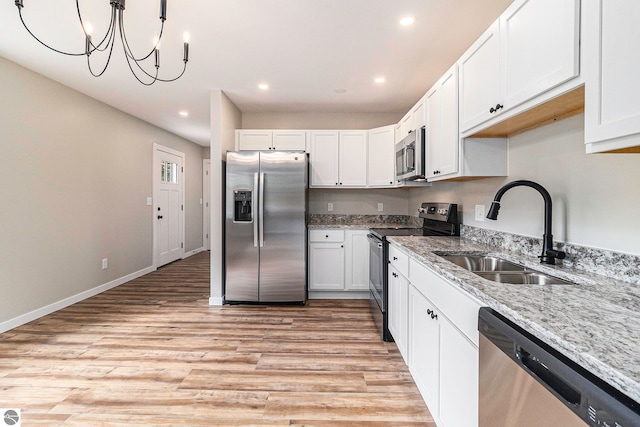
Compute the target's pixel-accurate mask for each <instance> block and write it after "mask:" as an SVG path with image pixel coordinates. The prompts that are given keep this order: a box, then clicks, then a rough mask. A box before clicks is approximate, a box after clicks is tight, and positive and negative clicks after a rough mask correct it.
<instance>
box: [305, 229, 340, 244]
mask: <svg viewBox="0 0 640 427" xmlns="http://www.w3.org/2000/svg"><path fill="white" fill-rule="evenodd" d="M309 241H310V242H344V230H309Z"/></svg>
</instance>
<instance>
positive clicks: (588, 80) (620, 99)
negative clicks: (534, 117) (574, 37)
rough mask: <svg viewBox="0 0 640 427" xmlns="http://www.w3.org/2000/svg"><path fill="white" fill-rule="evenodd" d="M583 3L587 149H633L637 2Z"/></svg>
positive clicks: (639, 82)
mask: <svg viewBox="0 0 640 427" xmlns="http://www.w3.org/2000/svg"><path fill="white" fill-rule="evenodd" d="M584 3H585V5H584V7H583V8H584V10H583V13H584V18H585V19H584V30H583V33H584V37H583V51H584V65H585V70H584V75H585V87H586V92H585V123H584V125H585V142H586V144H587V153H597V152H607V151H614V152H615V151H619V152H635V153H638V152H640V148H639V147H640V102H638V100H639V99H640V79H639V78H638V70H640V55H638V51H639V50H640V2H638V1H637V0H618V1H610V0H607V1H605V0H592V1H587V2H584ZM634 147H635V148H634Z"/></svg>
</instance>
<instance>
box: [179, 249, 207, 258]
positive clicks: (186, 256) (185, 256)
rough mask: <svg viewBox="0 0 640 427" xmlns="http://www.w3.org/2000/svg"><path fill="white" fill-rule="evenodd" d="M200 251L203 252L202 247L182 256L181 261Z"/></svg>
mask: <svg viewBox="0 0 640 427" xmlns="http://www.w3.org/2000/svg"><path fill="white" fill-rule="evenodd" d="M202 251H204V247H200V248H198V249H194V250H192V251H189V252H186V253H185V254H184V255H182V259H185V258H189V257H190V256H192V255H195V254H197V253H199V252H202Z"/></svg>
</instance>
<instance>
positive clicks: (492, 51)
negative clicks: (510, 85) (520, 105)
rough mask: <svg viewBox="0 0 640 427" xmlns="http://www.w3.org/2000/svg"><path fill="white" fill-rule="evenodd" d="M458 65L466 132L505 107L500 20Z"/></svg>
mask: <svg viewBox="0 0 640 427" xmlns="http://www.w3.org/2000/svg"><path fill="white" fill-rule="evenodd" d="M458 64H459V69H460V129H461V130H466V129H470V128H472V127H473V126H475V125H477V124H479V123H482V122H484V121H486V120H488V119H490V118H491V117H492V116H493V115H494V113H495V108H496V107H497V106H499V105H501V104H500V103H499V101H501V99H502V96H501V93H500V20H498V21H496V22H494V23H493V25H492V26H491V27H489V29H488V30H487V31H486V32H485V33H484V34H483V35H482V36H480V38H479V39H478V40H477V41H476V42H475V43H474V44H473V45H472V46H471V48H469V50H467V52H466V53H465V54H464V55H462V57H461V58H460V61H459V62H458ZM499 110H500V108H498V111H499Z"/></svg>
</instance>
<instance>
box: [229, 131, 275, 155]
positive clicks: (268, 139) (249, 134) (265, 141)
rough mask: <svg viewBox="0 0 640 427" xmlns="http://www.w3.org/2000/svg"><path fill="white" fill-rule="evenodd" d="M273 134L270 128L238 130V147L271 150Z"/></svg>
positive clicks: (241, 148)
mask: <svg viewBox="0 0 640 427" xmlns="http://www.w3.org/2000/svg"><path fill="white" fill-rule="evenodd" d="M272 147H273V134H272V132H271V131H270V130H253V129H250V130H236V149H238V150H251V151H253V150H271V149H272Z"/></svg>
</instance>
